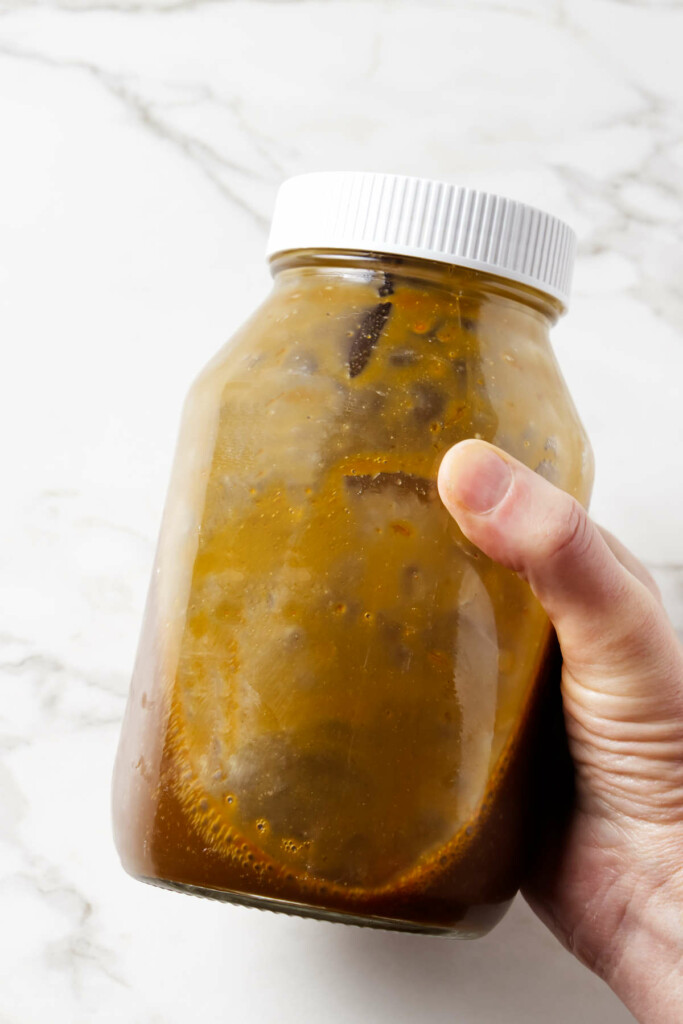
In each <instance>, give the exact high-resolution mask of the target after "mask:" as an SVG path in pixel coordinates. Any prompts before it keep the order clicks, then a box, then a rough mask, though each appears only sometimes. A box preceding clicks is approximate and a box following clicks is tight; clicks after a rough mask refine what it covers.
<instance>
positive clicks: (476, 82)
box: [0, 0, 683, 1024]
mask: <svg viewBox="0 0 683 1024" xmlns="http://www.w3.org/2000/svg"><path fill="white" fill-rule="evenodd" d="M682 33H683V3H681V2H677V0H659V2H657V0H650V2H647V0H566V2H565V0H510V2H506V0H452V2H447V0H420V3H419V4H418V3H417V2H407V0H391V2H390V0H366V2H351V0H349V2H342V0H327V2H321V0H289V2H288V0H280V2H277V0H271V2H267V0H223V2H222V0H213V2H210V0H0V126H1V130H2V151H1V157H0V185H1V189H0V322H1V323H2V336H3V357H4V358H3V365H4V373H2V375H0V431H1V436H2V442H3V444H2V459H3V483H4V486H3V496H2V501H1V502H0V531H1V536H2V540H3V543H2V546H1V550H0V608H1V611H0V662H1V664H0V670H1V677H0V678H1V682H0V687H1V689H0V694H1V701H0V921H1V922H2V925H1V926H0V1021H2V1024H33V1022H38V1021H40V1022H42V1021H45V1020H49V1021H51V1022H55V1024H61V1022H68V1024H91V1022H98V1024H99V1022H107V1024H108V1022H119V1021H121V1022H131V1024H185V1022H189V1021H195V1020H204V1021H207V1022H211V1024H213V1022H221V1024H222V1022H226V1024H227V1022H228V1021H235V1022H239V1024H256V1022H259V1024H281V1022H285V1024H286V1022H288V1021H294V1020H297V1021H304V1022H317V1021H322V1020H324V1021H329V1022H331V1024H351V1022H352V1021H353V1022H355V1021H368V1022H373V1024H385V1022H386V1024H388V1022H390V1021H391V1022H392V1024H407V1022H412V1021H421V1022H422V1021H424V1022H430V1024H432V1022H433V1024H441V1022H443V1024H445V1022H447V1021H448V1022H449V1024H450V1022H467V1024H471V1022H476V1024H499V1022H500V1024H502V1022H513V1024H514V1022H524V1024H533V1022H539V1024H540V1022H547V1021H550V1020H552V1021H553V1022H558V1024H565V1022H566V1024H568V1022H574V1021H577V1020H581V1021H584V1022H586V1024H590V1022H600V1024H623V1022H626V1021H628V1020H631V1019H632V1018H631V1017H630V1015H629V1014H628V1013H627V1012H626V1011H625V1010H624V1009H623V1008H622V1007H621V1006H620V1005H619V1004H618V1002H617V1001H616V999H615V998H614V997H613V996H612V995H611V993H610V992H609V991H608V990H607V989H606V988H605V987H604V986H603V985H602V984H601V983H600V982H599V981H598V980H597V979H595V978H593V977H592V976H591V975H590V974H589V973H588V972H587V971H585V970H584V969H583V968H582V967H581V966H580V965H579V964H577V963H576V962H575V961H573V960H572V958H571V957H570V956H568V955H567V954H565V953H564V952H563V950H562V949H561V948H560V947H559V945H558V944H557V943H556V942H555V940H554V939H553V938H552V937H551V936H550V935H549V934H547V933H546V932H545V931H544V930H543V928H542V927H541V926H540V924H538V923H537V922H536V921H535V919H534V918H533V917H532V915H531V914H530V912H529V911H528V910H527V909H526V908H525V906H524V905H523V904H522V903H517V904H516V905H515V907H514V908H513V910H512V912H511V913H510V914H509V916H508V917H507V918H506V919H505V921H504V922H503V924H502V925H501V926H500V927H499V928H498V929H496V930H495V931H494V932H493V933H492V934H491V935H490V936H489V937H488V938H486V939H484V940H481V941H479V942H477V943H471V944H468V943H455V942H449V941H445V940H438V939H429V938H416V937H413V936H404V935H391V934H383V933H373V932H366V931H361V930H358V929H355V928H342V927H339V926H334V925H326V924H318V923H314V922H306V921H299V920H295V919H292V920H290V919H287V918H280V917H278V916H275V915H270V914H263V913H259V912H257V911H250V910H242V909H232V908H229V907H226V906H222V905H219V904H212V903H209V902H205V901H200V900H195V899H190V898H184V897H181V896H176V895H174V894H171V893H166V892H162V891H158V890H155V889H152V888H148V887H146V886H143V885H140V884H137V883H135V882H133V881H132V880H130V879H128V878H127V877H126V876H125V875H124V874H123V872H122V871H121V870H120V868H119V866H118V862H117V858H116V855H115V852H114V849H113V846H112V840H111V833H110V822H109V804H108V801H109V779H110V773H111V765H112V759H113V756H114V750H115V744H116V740H117V734H118V728H119V722H120V718H121V714H122V710H123V706H124V701H125V695H126V690H127V685H128V678H129V673H130V668H131V664H132V660H133V655H134V650H135V645H136V641H137V633H138V628H139V623H140V617H141V611H142V605H143V601H144V596H145V590H146V586H147V579H148V575H149V572H150V566H151V560H152V554H153V547H154V543H155V535H156V531H157V526H158V522H159V517H160V513H161V508H162V503H163V498H164V491H165V487H166V481H167V476H168V472H169V465H170V460H171V457H172V453H173V446H174V441H175V433H176V427H177V421H178V414H179V409H180V404H181V401H182V398H183V394H184V392H185V390H186V388H187V386H188V384H189V382H190V380H191V379H192V377H193V376H194V375H195V373H196V372H197V371H198V370H199V368H200V367H201V366H202V365H203V363H205V362H206V361H207V359H208V358H209V356H210V355H211V354H212V353H213V352H214V351H215V350H216V349H217V348H218V347H219V345H220V344H222V342H223V341H224V339H225V338H226V337H227V336H228V335H229V334H230V333H231V332H232V330H233V329H234V328H235V327H236V326H237V324H239V322H240V321H241V320H242V319H243V318H244V317H245V315H246V314H247V313H248V312H249V310H250V309H251V308H253V306H254V305H255V304H256V302H257V301H259V299H260V298H261V297H262V296H263V295H264V293H265V291H266V289H267V288H268V274H267V271H266V267H265V264H264V261H263V258H262V251H263V245H264V241H265V232H266V225H267V221H268V217H269V213H270V209H271V205H272V200H273V196H274V192H275V189H276V186H277V184H278V182H279V181H280V180H281V179H282V178H283V177H285V176H287V175H288V174H291V173H295V172H298V171H303V170H308V169H325V168H342V169H344V168H358V169H370V170H372V169H376V170H390V171H398V172H406V173H417V174H425V175H429V176H433V177H443V178H446V179H449V180H453V181H457V182H461V183H464V184H468V185H473V186H478V187H482V188H490V189H494V190H497V191H500V192H503V193H504V194H508V195H512V196H514V197H516V198H518V199H522V200H526V201H529V202H532V203H536V204H537V205H540V206H542V207H545V208H547V209H549V210H551V211H553V212H554V213H556V214H558V215H560V216H563V217H565V218H566V219H567V220H569V221H570V222H571V223H572V224H573V225H574V226H575V228H576V229H577V231H578V233H579V235H580V237H581V251H580V258H579V262H578V267H577V274H576V283H575V291H574V300H573V306H572V310H571V313H570V316H569V317H568V318H566V319H565V320H564V321H563V322H562V324H561V325H560V327H559V329H558V330H557V332H556V335H555V340H556V351H557V355H558V358H559V361H560V363H561V365H562V368H563V370H564V373H565V375H566V378H567V380H568V382H569V385H570V388H571V390H572V392H573V394H574V396H575V399H576V404H577V406H578V408H579V411H580V413H581V415H582V417H583V420H584V422H585V424H586V426H587V428H588V431H589V434H590V435H591V437H592V440H593V444H594V448H595V453H596V461H597V484H596V489H595V499H594V504H593V511H594V514H595V515H596V517H597V518H598V519H600V520H601V521H602V522H603V523H604V524H605V525H608V526H609V527H610V528H611V529H612V530H613V531H614V532H616V533H617V534H619V535H620V536H621V538H622V539H623V540H624V541H625V542H626V543H627V544H628V545H629V546H630V547H632V548H633V549H634V551H635V552H636V553H637V554H638V555H639V556H640V557H641V558H642V559H643V560H644V561H645V562H646V563H647V564H648V565H650V566H651V567H652V568H653V571H654V573H655V575H656V577H657V579H658V581H659V583H660V585H661V587H662V590H663V593H664V597H665V600H666V603H667V607H668V608H669V611H670V613H671V615H672V617H673V619H674V621H675V623H676V625H677V628H678V629H679V630H681V631H683V530H681V508H682V507H683V504H682V499H683V473H682V472H681V455H680V450H681V444H680V442H681V440H682V438H681V434H682V431H681V414H680V407H681V381H682V380H683V338H682V337H681V334H682V329H683V298H682V295H683V292H682V291H681V288H680V282H681V280H682V279H683V249H682V247H681V235H682V233H683V227H682V220H681V210H682V201H683V187H682V186H681V181H682V180H683V173H682V172H683V133H682V131H681V123H682V121H681V116H682V114H683V80H682V79H681V75H680V59H679V58H680V53H679V50H680V39H681V37H682Z"/></svg>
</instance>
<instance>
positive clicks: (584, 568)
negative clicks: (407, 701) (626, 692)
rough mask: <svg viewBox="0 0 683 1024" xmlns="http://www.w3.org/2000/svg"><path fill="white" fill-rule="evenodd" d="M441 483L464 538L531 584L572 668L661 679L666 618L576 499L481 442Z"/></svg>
mask: <svg viewBox="0 0 683 1024" xmlns="http://www.w3.org/2000/svg"><path fill="white" fill-rule="evenodd" d="M438 484H439V493H440V495H441V498H442V500H443V502H444V504H445V505H446V507H447V508H448V510H449V511H450V512H451V514H452V515H453V517H454V518H455V519H456V521H457V522H458V524H459V526H460V528H461V529H462V531H463V533H464V534H465V535H466V536H467V537H468V538H469V539H470V540H471V541H472V542H473V543H474V544H476V545H477V546H478V547H479V548H481V549H482V551H484V552H485V553H486V554H487V555H489V556H490V557H491V558H493V559H494V560H495V561H497V562H500V563H501V564H502V565H505V566H507V567H509V568H511V569H514V570H515V571H517V572H519V573H520V574H521V575H522V576H523V577H524V578H525V579H526V580H528V582H529V583H530V585H531V587H532V589H533V591H534V593H535V594H536V596H537V597H538V599H539V600H540V602H541V604H542V605H543V606H544V608H545V610H546V612H547V613H548V616H549V617H550V619H551V621H552V623H553V625H554V626H555V629H556V631H557V635H558V639H559V641H560V645H561V647H562V653H563V658H564V662H565V666H569V668H570V671H572V670H574V671H576V672H578V673H580V672H581V671H582V670H584V671H585V670H586V669H589V670H593V671H595V670H598V675H599V674H600V671H607V672H608V673H609V674H610V676H611V677H612V678H616V677H619V678H621V677H622V675H623V673H627V674H628V675H630V676H633V678H636V677H639V678H641V679H642V678H648V679H651V678H653V677H654V676H655V675H656V674H657V672H658V671H659V665H658V662H659V660H660V659H661V658H662V657H663V653H662V652H664V655H665V654H666V653H667V652H670V651H671V649H672V648H671V639H670V637H669V635H668V632H667V625H668V623H667V620H666V616H665V615H664V614H663V613H662V610H661V608H660V606H659V605H658V604H657V602H656V601H655V599H654V598H653V596H652V594H651V593H650V592H649V591H648V589H647V588H646V587H645V586H644V585H643V583H641V582H640V580H638V579H636V578H635V577H634V576H633V575H632V574H631V573H630V572H629V571H628V570H627V569H625V568H624V566H623V565H622V564H621V562H620V561H619V560H618V559H617V558H616V557H615V555H614V554H613V552H612V551H611V550H610V547H609V545H608V544H607V542H606V540H605V539H604V537H603V536H602V534H601V533H600V531H599V530H598V529H597V527H596V526H595V525H594V524H593V523H592V522H591V520H590V519H589V517H588V515H587V514H586V512H585V510H584V509H583V508H582V507H581V505H580V504H579V503H578V502H577V501H576V500H575V499H574V498H572V497H571V496H570V495H569V494H566V493H565V492H564V491H561V490H559V489H558V488H556V487H554V486H553V485H552V484H550V483H549V482H548V481H547V480H545V479H544V478H543V477H541V476H539V475H538V474H536V473H534V472H532V470H530V469H529V468H528V467H526V466H524V465H523V464H522V463H520V462H518V461H517V460H516V459H513V458H512V457H511V456H509V455H507V454H505V453H504V452H502V451H500V449H497V448H494V446H493V445H489V444H487V443H486V442H484V441H475V440H471V441H463V442H461V443H460V444H458V445H456V446H455V447H454V448H451V449H450V451H448V452H447V453H446V455H445V456H444V459H443V461H442V464H441V467H440V470H439V479H438ZM634 659H635V661H634ZM646 662H647V672H645V667H646V666H645V663H646ZM622 670H623V672H622Z"/></svg>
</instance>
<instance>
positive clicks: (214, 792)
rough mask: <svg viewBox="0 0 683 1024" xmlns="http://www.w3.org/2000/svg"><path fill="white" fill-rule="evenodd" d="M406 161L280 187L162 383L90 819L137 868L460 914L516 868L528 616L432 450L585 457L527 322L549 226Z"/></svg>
mask: <svg viewBox="0 0 683 1024" xmlns="http://www.w3.org/2000/svg"><path fill="white" fill-rule="evenodd" d="M378 180H381V181H383V182H384V185H383V186H382V190H380V191H381V197H380V199H379V200H378V198H377V196H378V187H377V181H378ZM387 181H390V182H392V183H393V185H392V188H393V192H392V194H391V197H390V201H389V200H387V198H386V196H387V191H386V182H387ZM415 181H416V180H415V179H403V178H390V177H389V176H380V175H350V174H349V175H331V174H330V175H326V174H323V175H310V176H304V177H303V178H299V179H292V180H291V181H290V182H288V183H286V185H285V186H284V187H283V190H282V192H281V196H280V200H279V203H278V207H277V208H276V215H275V221H274V227H273V235H272V236H271V245H270V254H271V266H272V270H273V275H274V287H273V291H272V293H271V294H270V296H269V297H268V298H267V299H266V301H265V302H264V304H263V305H262V306H261V307H260V309H258V310H257V312H256V313H255V314H254V315H253V317H252V318H251V319H250V320H249V321H248V323H247V324H246V325H245V326H244V327H243V328H242V329H241V330H240V331H239V332H238V333H237V335H236V336H235V338H234V339H233V340H232V341H231V342H230V343H229V344H228V345H227V346H226V347H225V348H224V349H222V350H221V351H220V352H219V353H218V355H217V356H216V357H215V358H214V360H213V361H212V362H211V363H210V364H209V365H208V366H207V368H206V369H205V370H204V371H203V372H202V373H201V374H200V376H199V378H198V379H197V381H196V382H195V383H194V385H193V387H192V389H191V391H190V393H189V397H188V399H187V403H186V407H185V411H184V417H183V424H182V429H181V433H180V440H179V444H178V451H177V457H176V462H175V467H174V470H173V475H172V480H171V485H170V491H169V496H168V501H167V506H166V511H165V514H164V520H163V525H162V530H161V537H160V541H159V547H158V553H157V559H156V565H155V569H154V573H153V577H152V585H151V590H150V595H149V600H148V606H147V611H146V616H145V623H144V627H143V633H142V639H141V643H140V649H139V654H138V659H137V663H136V666H135V672H134V678H133V682H132V687H131V693H130V698H129V703H128V708H127V712H126V718H125V723H124V727H123V733H122V737H121V743H120V748H119V754H118V759H117V766H116V771H115V784H114V816H115V834H116V842H117V845H118V849H119V852H120V855H121V859H122V862H123V865H124V867H125V868H126V870H127V871H128V872H130V873H131V874H132V875H134V876H135V877H137V878H139V879H142V880H144V881H148V882H152V883H154V884H158V885H163V886H167V887H169V888H174V889H179V890H183V891H187V892H193V893H198V894H202V895H208V896H213V897H216V898H219V899H224V900H228V901H233V902H237V903H242V904H248V905H253V906H259V907H262V908H268V909H271V910H283V911H286V912H290V913H298V914H306V915H312V916H315V917H320V918H326V919H330V920H338V921H345V922H349V923H356V924H367V925H374V926H378V927H386V928H396V929H403V930H413V931H423V932H430V933H447V932H454V933H457V934H461V935H476V934H481V933H483V932H485V931H486V930H488V929H489V928H490V927H491V926H492V925H493V924H494V923H495V922H496V921H497V920H498V919H499V918H500V917H501V916H502V914H503V913H504V911H505V909H506V907H507V906H508V905H509V902H510V901H511V899H512V897H513V896H514V894H515V892H516V890H517V887H518V885H519V882H520V876H521V873H522V871H523V868H524V864H525V860H526V856H527V852H528V851H527V847H528V845H529V842H528V837H529V835H530V831H531V826H532V818H533V813H534V809H533V807H531V806H530V803H529V793H530V792H531V789H530V777H529V773H530V770H531V760H532V756H533V751H534V743H535V741H534V740H533V736H532V733H533V729H534V711H535V709H536V708H537V707H538V702H539V697H540V694H541V690H542V681H543V678H544V675H545V674H547V667H548V663H549V652H550V650H551V640H552V637H551V630H550V627H549V623H548V620H547V618H546V616H545V614H544V612H543V610H542V609H541V607H540V605H539V604H538V602H537V601H536V600H535V598H534V597H533V595H532V593H531V591H530V589H529V587H528V586H527V584H526V583H525V582H523V581H522V580H521V579H520V578H519V577H518V576H517V575H516V574H515V573H514V572H511V571H509V570H506V569H503V568H501V567H500V566H498V565H496V564H495V563H493V562H492V561H491V560H490V559H489V558H487V557H485V556H484V555H483V554H482V553H481V552H480V551H478V550H477V549H476V548H475V547H474V546H473V545H472V544H471V543H469V542H468V541H467V540H466V539H465V537H464V536H463V534H462V533H461V531H460V530H459V528H458V527H457V525H456V524H455V522H454V521H453V520H452V519H451V517H450V516H449V514H448V513H447V512H446V510H445V508H444V507H443V505H442V504H441V502H440V500H439V497H438V494H437V490H436V476H437V470H438V467H439V464H440V461H441V459H442V457H443V455H444V453H445V452H446V451H447V449H448V448H450V447H451V446H452V445H453V444H455V443H456V442H458V441H461V440H462V439H464V438H469V437H479V438H484V439H485V440H487V441H491V442H492V443H493V444H496V445H499V446H500V447H501V448H503V449H505V450H506V451H507V452H509V453H510V454H512V455H514V456H515V457H516V458H518V459H520V460H521V461H522V462H524V463H526V464H527V465H528V466H530V467H532V468H533V469H534V470H536V472H538V473H541V474H542V475H543V476H545V477H547V478H548V479H549V480H552V482H553V483H555V484H557V485H558V486H559V487H562V488H564V489H565V490H567V491H569V492H570V493H571V494H573V495H574V496H575V497H576V498H577V499H578V500H579V501H580V502H582V503H584V504H585V503H587V501H588V497H589V491H590V487H591V481H592V458H591V453H590V448H589V445H588V442H587V439H586V436H585V433H584V431H583V429H582V427H581V424H580V422H579V420H578V418H577V415H576V412H575V409H574V406H573V404H572V402H571V399H570V397H569V395H568V393H567V389H566V387H565V384H564V382H563V379H562V376H561V374H560V371H559V369H558V366H557V363H556V361H555V358H554V356H553V352H552V350H551V348H550V344H549V340H548V332H549V328H550V326H551V324H553V322H554V321H555V320H556V319H557V317H558V315H559V314H560V313H561V312H562V311H563V309H564V291H563V289H566V282H567V279H568V274H569V269H570V262H571V246H572V244H573V242H572V237H571V234H570V233H569V232H568V229H566V228H564V226H563V225H560V223H559V222H558V221H555V220H554V219H553V218H550V217H547V216H546V215H544V214H541V213H539V212H538V211H533V210H531V209H530V208H528V207H521V206H520V204H516V203H512V202H510V201H507V200H502V199H498V198H495V197H486V196H484V198H483V199H482V198H481V195H482V194H480V193H468V192H464V191H463V190H458V189H455V188H453V187H452V186H445V185H438V184H436V183H425V182H420V181H418V182H417V184H415ZM368 182H369V184H368ZM349 183H351V184H349ZM359 183H360V184H359ZM354 189H355V192H354ZM411 189H412V191H411ZM437 190H438V191H437ZM435 192H437V195H438V197H439V198H438V200H437V199H435V198H434V196H435ZM411 196H412V207H411V210H412V214H411V216H412V220H411V219H410V218H409V217H407V215H405V209H406V208H407V206H408V205H409V203H410V202H411ZM444 197H446V198H444ZM447 200H448V205H447ZM382 203H384V207H382ZM439 203H440V204H441V205H440V206H439ZM487 203H488V204H489V205H488V206H487V205H486V204H487ZM387 204H389V205H388V206H387ZM477 204H479V205H477ZM397 206H400V210H399V214H396V209H395V208H396V207H397ZM332 207H334V210H335V211H336V212H335V217H336V221H335V223H329V222H328V223H325V218H324V216H322V213H323V212H324V211H325V210H329V209H330V208H332ZM382 209H383V210H384V212H385V213H386V218H385V221H384V227H383V226H382V224H381V223H379V221H380V219H381V218H380V216H379V214H377V216H376V217H375V223H374V226H373V228H372V230H371V231H370V233H369V234H368V228H367V222H368V220H369V214H368V212H367V211H368V210H369V211H375V213H377V210H379V211H380V213H381V211H382ZM387 209H388V213H387ZM340 210H341V213H340V212H339V211H340ZM359 210H361V212H363V211H365V212H364V216H365V222H364V224H365V226H364V227H363V228H362V230H361V229H359V228H358V223H359V222H360V220H362V218H360V217H359V213H358V211H359ZM487 210H488V213H487ZM392 211H393V212H392ZM401 211H403V213H402V212H401ZM477 211H479V213H478V214H477ZM482 211H483V212H482ZM491 211H492V212H491ZM501 211H502V212H501ZM352 215H353V216H354V217H355V221H354V223H353V225H352V226H351V227H350V228H349V219H350V218H352ZM392 216H393V217H394V220H393V221H392V219H391V218H392ZM477 216H478V218H479V219H478V220H477ZM340 217H341V218H342V220H343V219H344V218H346V221H344V224H341V223H340ZM401 217H403V218H404V219H403V221H401V220H400V218H401ZM430 217H431V221H430V220H429V218H430ZM449 217H450V219H451V221H452V222H453V223H454V224H455V228H454V229H453V235H452V236H448V234H447V232H446V231H445V230H443V231H442V235H441V236H439V237H441V238H442V241H441V243H440V245H441V248H440V249H439V248H438V247H437V246H436V245H435V244H434V240H435V238H436V235H437V228H438V226H439V224H442V225H443V224H444V223H450V222H449V221H448V218H449ZM487 217H488V220H487ZM427 222H429V223H428V226H429V225H431V227H429V230H430V231H431V232H432V234H431V236H430V238H429V239H428V240H427V241H428V243H429V244H425V231H426V230H427V228H425V223H427ZM465 222H467V224H468V225H469V227H468V231H469V235H467V236H465V234H463V230H464V229H463V230H461V231H460V234H459V235H458V232H457V226H458V224H460V225H462V224H463V223H465ZM401 224H403V227H401ZM435 224H436V227H434V225H435ZM477 224H478V227H477ZM487 225H488V226H487ZM496 225H497V226H496ZM529 225H531V227H529ZM534 225H536V233H535V236H534ZM525 230H526V236H525V234H524V232H525ZM390 231H391V232H393V234H392V235H391V238H389V232H390ZM420 231H421V232H422V234H421V235H420ZM354 232H355V234H354ZM359 232H361V233H360V234H359ZM410 232H413V234H412V235H410ZM496 232H497V234H496ZM415 238H418V239H420V241H419V242H418V243H415V241H414V239H415ZM411 239H412V241H411ZM553 239H554V240H555V241H554V242H553ZM468 246H469V249H468V248H467V247H468ZM487 246H488V249H487V248H486V247H487ZM544 247H545V248H544ZM494 249H495V253H494V252H493V250H494ZM484 250H485V251H484ZM473 252H474V253H475V255H472V253H473ZM482 252H483V256H482ZM492 253H493V255H492ZM494 257H495V258H494ZM525 261H526V262H525ZM544 261H545V262H544ZM530 268H531V269H530ZM494 271H495V272H494ZM563 275H564V276H563Z"/></svg>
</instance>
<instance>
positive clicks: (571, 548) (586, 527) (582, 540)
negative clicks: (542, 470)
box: [544, 498, 593, 559]
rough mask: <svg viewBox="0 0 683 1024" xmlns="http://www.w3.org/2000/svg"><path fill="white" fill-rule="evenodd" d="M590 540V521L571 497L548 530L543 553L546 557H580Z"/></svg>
mask: <svg viewBox="0 0 683 1024" xmlns="http://www.w3.org/2000/svg"><path fill="white" fill-rule="evenodd" d="M592 542H593V527H592V524H591V521H590V519H589V518H588V516H587V515H586V513H585V511H584V510H583V508H582V507H581V505H579V503H578V501H575V500H574V499H573V498H572V499H571V500H570V501H569V502H568V504H567V507H566V509H565V510H564V512H563V514H562V515H561V516H560V517H559V519H558V521H557V523H556V524H555V525H554V527H553V528H552V529H551V530H550V531H549V534H548V538H547V542H546V550H545V552H544V554H545V557H546V558H548V559H558V558H565V557H571V558H573V559H575V558H581V557H582V556H584V555H585V554H586V553H587V552H588V551H589V549H590V547H591V544H592Z"/></svg>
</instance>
